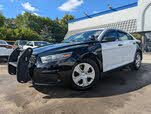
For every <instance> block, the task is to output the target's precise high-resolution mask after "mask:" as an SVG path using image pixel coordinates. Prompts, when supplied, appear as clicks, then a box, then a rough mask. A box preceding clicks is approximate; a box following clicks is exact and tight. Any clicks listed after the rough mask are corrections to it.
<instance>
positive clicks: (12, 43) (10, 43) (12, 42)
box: [6, 41, 15, 45]
mask: <svg viewBox="0 0 151 114" xmlns="http://www.w3.org/2000/svg"><path fill="white" fill-rule="evenodd" d="M6 42H7V43H8V44H9V45H14V44H15V41H6Z"/></svg>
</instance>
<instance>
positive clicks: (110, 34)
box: [102, 30, 118, 42]
mask: <svg viewBox="0 0 151 114" xmlns="http://www.w3.org/2000/svg"><path fill="white" fill-rule="evenodd" d="M117 40H118V39H117V32H116V31H114V30H110V31H107V32H106V33H105V35H104V36H103V39H102V42H114V41H117Z"/></svg>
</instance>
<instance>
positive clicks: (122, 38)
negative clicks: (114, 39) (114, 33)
mask: <svg viewBox="0 0 151 114" xmlns="http://www.w3.org/2000/svg"><path fill="white" fill-rule="evenodd" d="M118 37H119V40H120V41H125V40H132V39H133V38H132V37H131V36H130V35H129V34H127V33H124V32H118Z"/></svg>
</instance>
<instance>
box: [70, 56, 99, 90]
mask: <svg viewBox="0 0 151 114" xmlns="http://www.w3.org/2000/svg"><path fill="white" fill-rule="evenodd" d="M98 80H99V68H98V66H97V64H96V62H94V61H93V60H91V59H85V60H83V61H82V62H80V63H77V64H75V66H74V68H73V70H72V76H71V81H72V87H73V88H74V89H78V90H86V89H89V88H91V87H93V86H94V85H95V84H96V82H97V81H98Z"/></svg>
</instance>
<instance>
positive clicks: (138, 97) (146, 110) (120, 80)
mask: <svg viewBox="0 0 151 114" xmlns="http://www.w3.org/2000/svg"><path fill="white" fill-rule="evenodd" d="M103 75H104V78H103V79H102V80H100V81H99V83H98V85H97V86H96V87H95V88H93V89H91V90H88V91H74V90H71V89H68V88H64V87H63V86H62V85H56V86H42V87H38V86H37V87H33V86H32V84H31V83H27V84H20V83H18V82H17V81H16V77H15V76H10V75H9V74H8V73H7V65H6V64H4V63H3V64H1V65H0V114H16V113H21V114H22V113H23V114H32V113H34V114H43V113H44V114H151V100H150V98H151V85H150V84H151V54H145V55H144V59H143V64H142V67H141V69H140V70H139V71H130V70H129V69H124V70H120V71H114V72H110V73H106V74H103Z"/></svg>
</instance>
